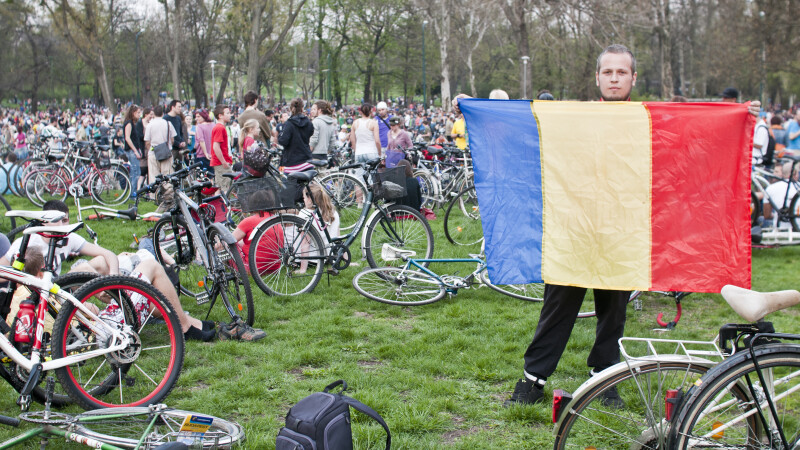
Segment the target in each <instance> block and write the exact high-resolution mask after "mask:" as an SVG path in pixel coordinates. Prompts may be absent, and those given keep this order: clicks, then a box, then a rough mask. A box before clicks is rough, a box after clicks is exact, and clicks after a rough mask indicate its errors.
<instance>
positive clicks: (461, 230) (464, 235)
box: [444, 186, 483, 245]
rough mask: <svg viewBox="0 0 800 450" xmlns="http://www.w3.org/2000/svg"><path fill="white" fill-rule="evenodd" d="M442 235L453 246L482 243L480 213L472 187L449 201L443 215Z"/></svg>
mask: <svg viewBox="0 0 800 450" xmlns="http://www.w3.org/2000/svg"><path fill="white" fill-rule="evenodd" d="M444 235H445V237H446V238H447V240H448V241H450V242H451V243H453V244H455V245H475V244H478V243H480V242H483V225H482V224H481V212H480V209H479V208H478V196H477V194H476V193H475V187H474V186H471V187H469V188H467V189H464V190H463V191H461V192H459V193H458V195H457V196H456V197H455V198H453V199H452V200H450V203H449V204H448V205H447V212H445V213H444Z"/></svg>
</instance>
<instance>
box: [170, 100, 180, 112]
mask: <svg viewBox="0 0 800 450" xmlns="http://www.w3.org/2000/svg"><path fill="white" fill-rule="evenodd" d="M180 102H181V101H180V100H178V99H175V100H172V101H171V102H169V110H170V111H172V108H174V107H175V105H177V104H178V103H180Z"/></svg>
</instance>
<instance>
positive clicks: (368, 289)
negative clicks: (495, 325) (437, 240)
mask: <svg viewBox="0 0 800 450" xmlns="http://www.w3.org/2000/svg"><path fill="white" fill-rule="evenodd" d="M381 253H382V257H383V259H384V260H385V261H391V260H395V259H396V260H403V261H405V264H404V265H403V266H402V267H378V268H373V269H366V270H363V271H361V272H360V273H358V274H357V275H356V276H355V277H354V278H353V287H354V288H355V289H356V291H358V293H359V294H361V295H363V296H364V297H367V298H368V299H370V300H375V301H378V302H381V303H387V304H390V305H409V306H414V305H427V304H429V303H433V302H436V301H438V300H441V299H442V298H444V296H445V294H447V295H449V296H451V297H452V296H454V295H456V294H458V290H459V289H471V288H472V287H473V286H475V285H476V284H477V285H478V286H481V285H485V286H489V287H490V288H491V289H493V290H495V291H497V292H500V293H501V294H505V295H508V296H509V297H513V298H518V299H520V300H528V301H534V302H537V301H542V295H544V285H543V284H541V283H534V284H521V285H505V286H497V285H494V284H492V282H491V281H490V280H489V277H488V272H487V271H486V268H487V266H486V261H484V260H483V259H482V257H481V255H469V256H470V257H469V258H447V259H414V258H413V257H412V253H413V252H409V251H406V250H401V249H397V248H394V247H392V246H391V245H389V244H384V245H383V250H382V252H381ZM431 263H475V264H476V267H475V270H474V271H473V272H472V273H470V274H469V275H467V276H466V277H459V276H456V275H438V274H437V273H435V272H433V271H432V270H430V269H429V268H428V267H427V265H428V264H431ZM476 280H479V281H477V282H476Z"/></svg>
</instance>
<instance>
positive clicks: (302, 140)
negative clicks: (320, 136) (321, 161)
mask: <svg viewBox="0 0 800 450" xmlns="http://www.w3.org/2000/svg"><path fill="white" fill-rule="evenodd" d="M289 110H290V111H291V113H292V116H291V117H289V119H288V120H287V121H286V123H284V125H283V131H282V132H281V134H280V136H278V143H279V144H280V145H281V146H283V154H282V155H281V166H282V167H283V172H284V173H287V174H289V173H293V172H302V171H304V170H308V169H313V168H314V166H313V165H311V164H309V163H308V161H309V160H310V159H312V158H311V148H309V146H308V142H309V140H310V139H311V135H312V134H314V126H313V125H312V124H311V121H310V120H308V117H306V115H305V114H304V113H303V99H302V98H296V99H294V100H292V102H291V103H290V104H289Z"/></svg>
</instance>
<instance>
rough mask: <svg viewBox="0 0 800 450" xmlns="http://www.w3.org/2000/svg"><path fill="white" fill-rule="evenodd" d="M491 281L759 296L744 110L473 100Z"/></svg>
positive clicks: (469, 118) (748, 118) (470, 124)
mask: <svg viewBox="0 0 800 450" xmlns="http://www.w3.org/2000/svg"><path fill="white" fill-rule="evenodd" d="M459 107H460V109H461V111H462V112H463V113H464V117H465V119H466V123H467V132H468V134H469V145H470V149H471V150H472V158H473V162H474V168H475V186H476V188H477V192H478V204H479V206H480V213H481V221H482V225H483V232H484V237H485V239H486V257H487V261H488V263H489V277H490V278H491V279H492V281H494V282H497V283H499V284H512V283H532V282H542V281H544V282H547V283H552V284H561V285H571V286H583V287H591V288H605V289H624V290H627V289H640V290H657V291H690V292H719V291H720V289H721V288H722V286H724V285H725V284H734V285H737V286H744V287H749V285H750V207H749V204H750V158H751V151H752V134H753V127H754V118H753V116H752V115H750V114H749V113H748V110H747V104H731V103H655V102H652V103H651V102H643V103H640V102H555V101H524V100H511V101H509V100H483V99H462V100H461V101H460V103H459Z"/></svg>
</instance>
